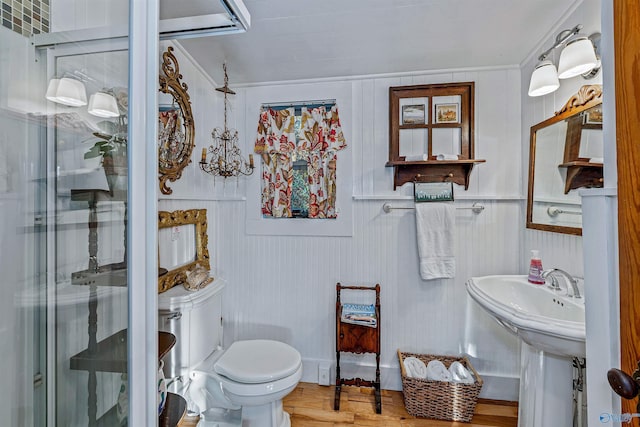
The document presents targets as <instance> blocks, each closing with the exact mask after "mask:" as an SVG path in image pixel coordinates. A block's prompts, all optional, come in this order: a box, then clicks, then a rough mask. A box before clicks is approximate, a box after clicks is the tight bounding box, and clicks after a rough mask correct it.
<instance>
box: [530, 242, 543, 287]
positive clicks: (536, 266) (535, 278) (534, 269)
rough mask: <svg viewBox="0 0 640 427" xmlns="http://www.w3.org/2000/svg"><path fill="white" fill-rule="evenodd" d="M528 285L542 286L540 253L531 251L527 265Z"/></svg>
mask: <svg viewBox="0 0 640 427" xmlns="http://www.w3.org/2000/svg"><path fill="white" fill-rule="evenodd" d="M528 279H529V283H533V284H535V285H544V278H543V277H542V260H541V259H540V253H539V252H538V251H537V250H535V249H534V250H532V251H531V263H530V264H529V277H528Z"/></svg>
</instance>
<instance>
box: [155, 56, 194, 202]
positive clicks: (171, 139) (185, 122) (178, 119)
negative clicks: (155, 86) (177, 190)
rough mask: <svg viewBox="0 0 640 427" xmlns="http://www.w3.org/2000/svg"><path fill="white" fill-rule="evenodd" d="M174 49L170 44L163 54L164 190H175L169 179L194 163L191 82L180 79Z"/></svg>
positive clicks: (161, 160) (161, 144) (160, 150)
mask: <svg viewBox="0 0 640 427" xmlns="http://www.w3.org/2000/svg"><path fill="white" fill-rule="evenodd" d="M172 52H173V47H171V46H169V47H168V48H167V51H166V52H164V53H163V54H162V72H161V73H160V96H159V100H158V101H159V105H160V111H158V163H159V164H158V172H159V174H160V191H161V192H162V194H171V193H172V192H173V190H172V189H171V188H169V186H168V185H167V181H171V182H174V181H176V180H178V179H180V177H181V176H182V170H183V169H184V168H185V167H186V166H187V165H188V164H189V163H191V152H192V151H193V147H194V146H195V139H194V125H193V114H192V113H191V101H189V94H188V93H187V90H188V86H187V84H186V83H184V82H181V81H180V79H181V78H182V74H180V68H179V65H178V60H177V59H176V57H175V56H174V55H173V53H172Z"/></svg>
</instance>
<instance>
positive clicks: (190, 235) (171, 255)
mask: <svg viewBox="0 0 640 427" xmlns="http://www.w3.org/2000/svg"><path fill="white" fill-rule="evenodd" d="M208 243H209V238H208V236H207V210H206V209H189V210H184V211H182V210H178V211H173V212H166V211H160V212H158V266H159V267H160V269H161V270H163V272H164V269H166V270H167V272H166V273H164V274H160V276H159V277H158V293H161V292H164V291H167V290H169V289H171V288H172V287H174V286H176V285H179V284H182V283H184V282H185V281H186V280H187V274H186V273H187V271H189V270H191V269H192V268H193V267H195V265H196V264H200V265H201V266H202V267H204V268H205V269H206V270H209V269H210V268H211V266H210V264H209V249H208V248H207V245H208Z"/></svg>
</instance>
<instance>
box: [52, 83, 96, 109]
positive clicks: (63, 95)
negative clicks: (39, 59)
mask: <svg viewBox="0 0 640 427" xmlns="http://www.w3.org/2000/svg"><path fill="white" fill-rule="evenodd" d="M50 86H51V85H50ZM48 92H49V91H48V90H47V94H48ZM47 99H49V98H47ZM52 101H53V102H57V103H58V104H63V105H68V106H70V107H81V106H83V105H87V91H86V89H85V87H84V83H82V82H81V81H80V80H76V79H72V78H69V77H63V78H61V79H60V81H59V82H58V88H57V90H56V94H55V97H54V99H52Z"/></svg>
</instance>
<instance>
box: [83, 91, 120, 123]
mask: <svg viewBox="0 0 640 427" xmlns="http://www.w3.org/2000/svg"><path fill="white" fill-rule="evenodd" d="M87 112H88V113H89V114H91V115H94V116H96V117H104V118H113V117H118V116H120V111H119V110H118V103H117V102H116V98H115V97H114V96H113V95H111V94H108V93H105V92H96V93H94V94H93V95H91V97H90V98H89V107H87Z"/></svg>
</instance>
